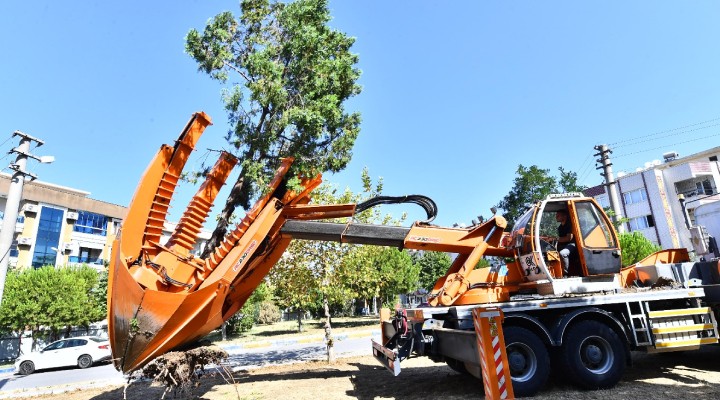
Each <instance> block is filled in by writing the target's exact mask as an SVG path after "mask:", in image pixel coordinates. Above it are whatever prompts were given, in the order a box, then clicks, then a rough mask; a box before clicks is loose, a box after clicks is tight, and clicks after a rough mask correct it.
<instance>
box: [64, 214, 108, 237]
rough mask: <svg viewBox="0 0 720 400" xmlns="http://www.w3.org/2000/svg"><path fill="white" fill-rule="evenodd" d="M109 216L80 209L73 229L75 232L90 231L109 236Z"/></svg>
mask: <svg viewBox="0 0 720 400" xmlns="http://www.w3.org/2000/svg"><path fill="white" fill-rule="evenodd" d="M107 224H108V217H106V216H104V215H100V214H95V213H91V212H88V211H78V219H77V221H76V222H75V226H74V227H73V230H74V231H75V232H81V233H90V234H93V235H102V236H107Z"/></svg>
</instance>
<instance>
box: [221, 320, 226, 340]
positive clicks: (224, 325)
mask: <svg viewBox="0 0 720 400" xmlns="http://www.w3.org/2000/svg"><path fill="white" fill-rule="evenodd" d="M220 332H221V333H222V341H223V342H224V341H226V340H227V322H223V323H222V325H220Z"/></svg>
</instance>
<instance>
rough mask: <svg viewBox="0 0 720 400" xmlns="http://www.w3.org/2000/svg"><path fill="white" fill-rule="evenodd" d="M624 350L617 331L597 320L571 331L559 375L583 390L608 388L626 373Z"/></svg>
mask: <svg viewBox="0 0 720 400" xmlns="http://www.w3.org/2000/svg"><path fill="white" fill-rule="evenodd" d="M625 358H626V356H625V348H624V346H623V343H622V340H621V339H620V337H619V336H618V334H617V333H615V331H613V330H612V329H610V327H608V326H607V325H605V324H603V323H602V322H598V321H581V322H578V323H577V324H575V325H573V326H571V327H570V328H569V329H568V332H567V337H566V338H565V340H564V343H563V345H562V349H561V352H560V357H559V362H560V365H559V367H560V368H561V370H560V371H558V372H560V373H562V374H564V376H566V377H567V378H568V379H569V380H570V382H571V383H572V384H574V385H575V386H577V387H579V388H582V389H589V390H595V389H609V388H611V387H613V386H615V385H616V384H617V383H618V382H619V381H620V379H621V378H622V376H623V373H624V372H625V362H626V360H625Z"/></svg>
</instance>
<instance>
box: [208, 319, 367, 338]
mask: <svg viewBox="0 0 720 400" xmlns="http://www.w3.org/2000/svg"><path fill="white" fill-rule="evenodd" d="M324 324H325V321H324V320H322V321H320V320H315V319H308V320H303V332H302V333H299V332H298V324H297V321H281V322H277V323H274V324H271V325H255V326H253V327H252V329H250V331H248V332H245V333H243V334H240V335H233V336H229V337H228V341H227V342H226V343H232V342H239V343H244V342H253V341H261V340H277V339H287V338H291V337H294V336H299V335H303V336H305V335H318V336H320V335H324V334H325V329H324V327H323V326H324ZM367 329H378V330H379V329H380V319H379V318H378V317H376V316H368V317H338V318H333V319H332V333H333V335H337V334H338V333H347V332H351V331H356V330H367ZM207 339H208V340H210V341H213V342H220V341H221V340H222V339H221V335H220V331H219V330H218V331H215V332H213V333H211V334H210V335H208V336H207Z"/></svg>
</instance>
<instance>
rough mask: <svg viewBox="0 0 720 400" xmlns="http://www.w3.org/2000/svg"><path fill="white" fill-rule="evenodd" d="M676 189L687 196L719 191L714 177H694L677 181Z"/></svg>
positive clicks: (710, 193)
mask: <svg viewBox="0 0 720 400" xmlns="http://www.w3.org/2000/svg"><path fill="white" fill-rule="evenodd" d="M675 191H676V192H677V193H678V194H682V195H684V196H685V198H689V197H693V196H698V195H706V196H707V195H712V194H715V193H717V189H716V187H715V180H714V179H712V178H694V179H687V180H684V181H680V182H675Z"/></svg>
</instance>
